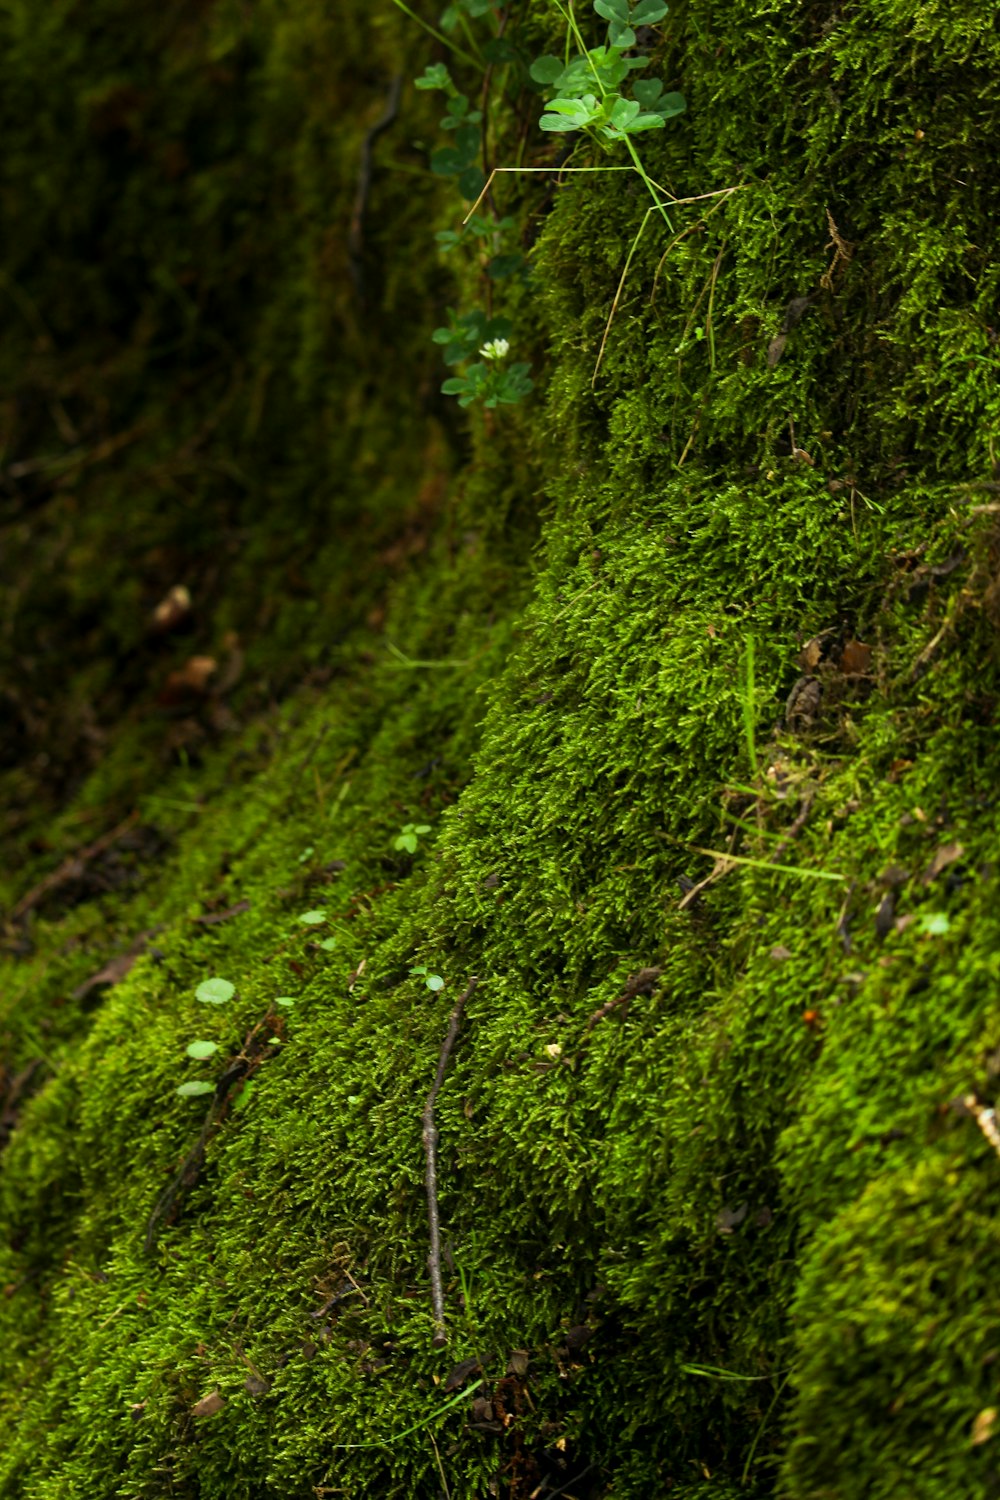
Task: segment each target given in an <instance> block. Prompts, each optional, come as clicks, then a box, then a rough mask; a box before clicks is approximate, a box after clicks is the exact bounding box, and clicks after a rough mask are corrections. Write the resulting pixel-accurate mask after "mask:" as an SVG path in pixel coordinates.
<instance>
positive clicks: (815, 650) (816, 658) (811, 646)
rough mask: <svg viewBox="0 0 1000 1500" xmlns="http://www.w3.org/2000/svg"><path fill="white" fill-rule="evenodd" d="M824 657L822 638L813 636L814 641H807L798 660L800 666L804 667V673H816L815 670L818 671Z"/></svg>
mask: <svg viewBox="0 0 1000 1500" xmlns="http://www.w3.org/2000/svg"><path fill="white" fill-rule="evenodd" d="M822 655H823V645H822V640H820V636H813V639H811V640H807V642H805V645H804V646H802V649H801V651H799V654H798V657H796V660H798V663H799V666H801V667H802V670H804V672H814V670H816V667H817V666H819V664H820V657H822Z"/></svg>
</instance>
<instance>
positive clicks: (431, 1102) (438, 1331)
mask: <svg viewBox="0 0 1000 1500" xmlns="http://www.w3.org/2000/svg"><path fill="white" fill-rule="evenodd" d="M478 984H479V978H478V976H476V975H473V977H472V978H471V979H470V980H469V982H468V984H467V985H466V987H465V991H464V993H463V994H462V995H460V996H459V999H458V1003H457V1004H456V1006H455V1009H454V1010H453V1011H452V1013H451V1019H450V1020H449V1022H448V1032H447V1035H446V1036H445V1039H444V1043H443V1045H442V1047H441V1054H440V1056H439V1057H438V1065H437V1072H436V1073H435V1075H434V1082H433V1084H432V1085H431V1091H430V1093H429V1094H428V1095H427V1103H426V1104H425V1105H424V1112H423V1115H422V1116H421V1119H422V1121H423V1137H424V1155H425V1157H426V1158H427V1170H426V1177H425V1180H426V1183H427V1221H428V1224H429V1226H430V1253H429V1254H428V1256H427V1269H428V1271H429V1272H430V1276H431V1305H432V1307H433V1309H434V1338H433V1341H432V1342H433V1344H434V1348H435V1349H443V1348H444V1346H445V1344H447V1342H448V1331H447V1329H446V1328H445V1322H444V1287H443V1285H442V1282H441V1220H440V1215H439V1214H438V1196H437V1143H438V1133H437V1126H436V1125H435V1124H434V1106H435V1104H436V1103H437V1096H438V1093H439V1092H440V1089H441V1085H442V1083H443V1082H444V1075H445V1069H446V1068H447V1066H448V1059H449V1057H450V1056H451V1049H452V1048H453V1047H454V1045H455V1040H456V1038H457V1037H458V1029H459V1027H460V1026H461V1024H462V1012H463V1011H464V1010H465V1007H466V1004H467V1003H468V1001H469V999H470V998H471V996H472V995H473V994H474V993H475V989H476V986H477V985H478Z"/></svg>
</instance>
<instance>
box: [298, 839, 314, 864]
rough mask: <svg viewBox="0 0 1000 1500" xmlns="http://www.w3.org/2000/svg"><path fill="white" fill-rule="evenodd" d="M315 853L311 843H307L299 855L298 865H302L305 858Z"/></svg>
mask: <svg viewBox="0 0 1000 1500" xmlns="http://www.w3.org/2000/svg"><path fill="white" fill-rule="evenodd" d="M315 853H316V850H315V849H314V848H313V846H312V844H309V845H308V846H307V847H306V848H305V849H303V851H302V853H301V854H300V855H299V864H300V865H304V864H305V862H306V860H307V859H309V858H310V857H311V856H312V855H313V854H315Z"/></svg>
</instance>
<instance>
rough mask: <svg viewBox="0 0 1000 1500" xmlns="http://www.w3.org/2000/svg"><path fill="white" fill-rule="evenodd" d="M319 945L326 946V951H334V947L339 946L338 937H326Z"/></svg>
mask: <svg viewBox="0 0 1000 1500" xmlns="http://www.w3.org/2000/svg"><path fill="white" fill-rule="evenodd" d="M319 946H320V947H321V948H325V949H326V951H327V953H332V952H333V950H334V948H336V946H337V939H336V938H324V939H323V941H322V942H321V943H320V945H319Z"/></svg>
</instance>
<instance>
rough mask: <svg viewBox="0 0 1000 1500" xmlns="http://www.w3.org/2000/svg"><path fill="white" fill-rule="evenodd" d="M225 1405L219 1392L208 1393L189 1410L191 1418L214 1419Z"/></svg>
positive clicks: (224, 1400)
mask: <svg viewBox="0 0 1000 1500" xmlns="http://www.w3.org/2000/svg"><path fill="white" fill-rule="evenodd" d="M225 1404H226V1398H225V1396H223V1395H221V1394H220V1393H219V1391H209V1393H208V1395H207V1396H202V1398H201V1400H200V1401H196V1402H195V1403H194V1405H193V1406H192V1408H191V1415H192V1416H193V1417H214V1416H215V1415H216V1414H217V1413H218V1412H220V1411H221V1410H222V1408H223V1407H224V1406H225Z"/></svg>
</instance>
